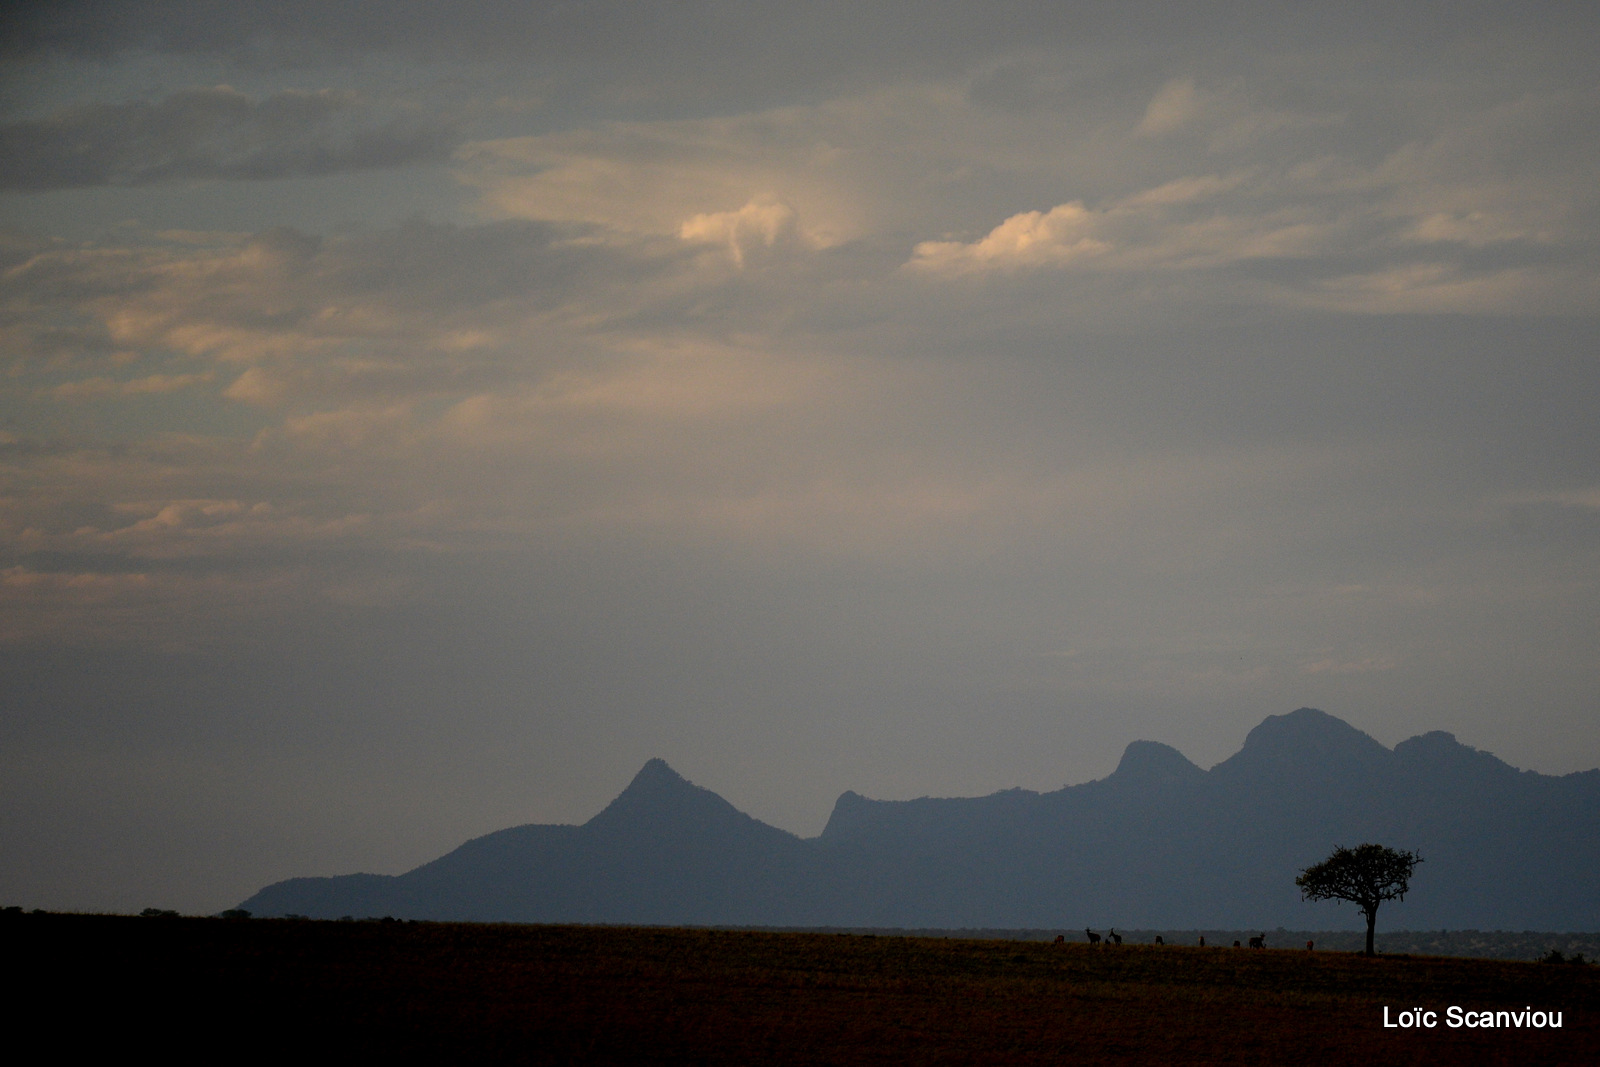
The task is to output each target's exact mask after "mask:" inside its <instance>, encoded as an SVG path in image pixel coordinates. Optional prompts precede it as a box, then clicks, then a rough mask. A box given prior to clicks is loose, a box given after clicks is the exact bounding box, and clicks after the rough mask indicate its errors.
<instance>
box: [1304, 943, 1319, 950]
mask: <svg viewBox="0 0 1600 1067" xmlns="http://www.w3.org/2000/svg"><path fill="white" fill-rule="evenodd" d="M1316 944H1317V943H1316V942H1315V941H1307V942H1306V951H1307V952H1310V951H1311V950H1312V949H1313V948H1314V947H1315V946H1316Z"/></svg>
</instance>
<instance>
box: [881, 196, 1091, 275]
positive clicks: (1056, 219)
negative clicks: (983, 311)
mask: <svg viewBox="0 0 1600 1067" xmlns="http://www.w3.org/2000/svg"><path fill="white" fill-rule="evenodd" d="M1096 221H1097V220H1096V218H1095V217H1094V216H1093V215H1091V214H1090V213H1089V212H1087V211H1085V210H1084V207H1083V204H1082V203H1081V202H1079V201H1074V202H1072V203H1070V204H1060V205H1058V206H1056V207H1053V208H1051V209H1050V210H1049V211H1048V212H1042V211H1027V212H1024V213H1022V214H1020V215H1013V216H1011V217H1010V218H1009V219H1006V221H1004V222H1002V223H1001V224H1000V225H998V226H996V227H995V228H994V229H993V230H990V231H989V233H988V235H987V236H985V237H983V238H981V239H980V240H977V241H974V242H972V243H971V244H962V243H960V242H957V241H924V242H922V243H921V244H919V245H917V247H916V249H915V251H914V252H913V253H912V259H911V266H912V267H914V268H917V269H921V270H929V271H935V272H938V273H942V274H962V273H968V272H972V271H979V270H985V269H1000V270H1014V269H1017V268H1019V267H1041V266H1065V265H1067V264H1070V263H1073V262H1075V261H1078V260H1082V259H1085V258H1088V257H1092V256H1097V255H1100V254H1102V253H1105V252H1107V251H1109V250H1110V248H1111V246H1110V245H1109V244H1108V243H1107V242H1105V241H1103V240H1100V239H1099V238H1097V237H1095V236H1093V231H1094V229H1095V225H1096Z"/></svg>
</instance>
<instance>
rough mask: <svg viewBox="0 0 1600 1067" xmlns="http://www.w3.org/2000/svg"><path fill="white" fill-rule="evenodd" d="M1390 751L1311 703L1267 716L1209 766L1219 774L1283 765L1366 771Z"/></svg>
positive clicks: (1384, 758)
mask: <svg viewBox="0 0 1600 1067" xmlns="http://www.w3.org/2000/svg"><path fill="white" fill-rule="evenodd" d="M1392 756H1393V753H1391V752H1390V751H1389V750H1388V749H1387V748H1385V747H1384V746H1383V745H1381V744H1379V743H1378V742H1377V741H1376V740H1374V739H1373V738H1372V737H1371V736H1369V735H1368V734H1365V733H1362V732H1361V731H1360V730H1357V729H1356V728H1355V727H1354V726H1351V725H1350V724H1349V723H1347V722H1345V721H1344V720H1343V719H1339V718H1335V717H1334V716H1332V715H1329V714H1328V713H1327V712H1325V711H1318V710H1317V709H1316V708H1297V709H1296V710H1294V711H1291V712H1289V713H1288V714H1287V715H1268V716H1267V717H1266V718H1265V719H1263V720H1262V721H1261V725H1259V726H1257V727H1256V728H1255V729H1254V730H1251V731H1250V733H1249V734H1247V735H1246V736H1245V739H1244V747H1242V748H1240V749H1239V751H1238V752H1236V753H1234V754H1233V755H1232V756H1230V757H1229V758H1228V759H1226V760H1223V761H1222V762H1221V763H1219V764H1217V766H1216V767H1215V768H1214V769H1215V770H1222V771H1224V773H1229V772H1235V771H1238V770H1241V769H1251V770H1259V769H1264V768H1266V767H1269V766H1278V767H1280V768H1283V769H1285V770H1287V769H1296V770H1304V769H1309V768H1312V767H1315V768H1319V769H1324V770H1328V771H1334V770H1353V769H1356V768H1362V769H1369V770H1370V769H1375V768H1377V767H1379V766H1382V765H1383V764H1384V763H1386V762H1387V761H1388V760H1389V759H1391V758H1392Z"/></svg>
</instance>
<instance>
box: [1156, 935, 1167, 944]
mask: <svg viewBox="0 0 1600 1067" xmlns="http://www.w3.org/2000/svg"><path fill="white" fill-rule="evenodd" d="M1156 944H1158V945H1165V944H1166V942H1165V941H1163V940H1161V935H1160V934H1157V935H1156Z"/></svg>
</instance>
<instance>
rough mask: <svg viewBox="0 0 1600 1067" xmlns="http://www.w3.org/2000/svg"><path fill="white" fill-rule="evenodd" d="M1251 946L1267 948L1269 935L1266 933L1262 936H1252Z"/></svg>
mask: <svg viewBox="0 0 1600 1067" xmlns="http://www.w3.org/2000/svg"><path fill="white" fill-rule="evenodd" d="M1250 947H1251V948H1266V947H1267V935H1266V934H1262V935H1261V936H1260V937H1252V938H1251V939H1250Z"/></svg>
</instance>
